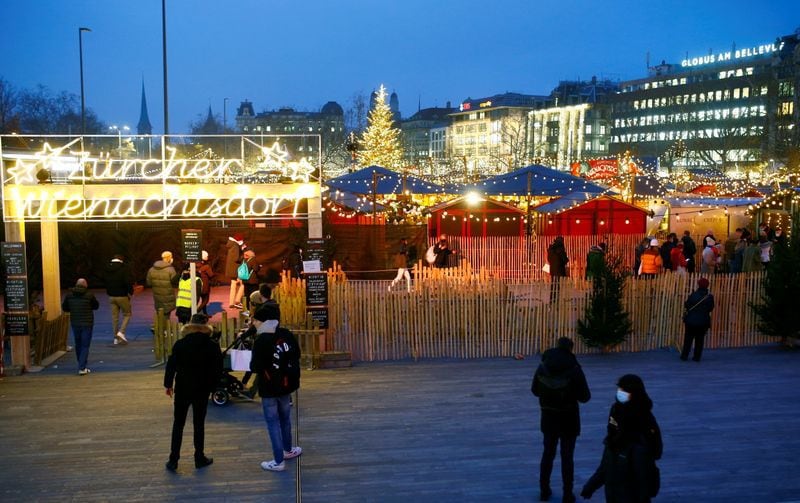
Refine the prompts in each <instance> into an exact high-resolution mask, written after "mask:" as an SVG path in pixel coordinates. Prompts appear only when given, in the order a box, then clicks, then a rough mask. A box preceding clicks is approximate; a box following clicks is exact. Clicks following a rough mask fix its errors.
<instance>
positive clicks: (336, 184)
mask: <svg viewBox="0 0 800 503" xmlns="http://www.w3.org/2000/svg"><path fill="white" fill-rule="evenodd" d="M403 178H405V184H404V183H403ZM324 183H325V185H327V186H328V187H330V188H332V189H338V190H341V191H345V192H353V193H355V194H372V191H373V183H374V184H375V193H376V194H402V193H403V191H404V190H407V191H408V192H409V193H411V194H444V193H445V189H444V187H441V186H439V185H436V184H435V183H431V182H426V181H425V180H422V179H420V178H417V177H415V176H411V175H403V174H402V173H398V172H397V171H392V170H390V169H387V168H384V167H382V166H369V167H366V168H362V169H360V170H358V171H356V172H354V173H348V174H346V175H342V176H337V177H336V178H331V179H330V180H326V181H325V182H324Z"/></svg>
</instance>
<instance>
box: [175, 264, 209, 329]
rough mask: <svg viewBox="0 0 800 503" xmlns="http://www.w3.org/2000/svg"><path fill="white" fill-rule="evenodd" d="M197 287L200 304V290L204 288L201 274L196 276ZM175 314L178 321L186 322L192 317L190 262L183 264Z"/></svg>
mask: <svg viewBox="0 0 800 503" xmlns="http://www.w3.org/2000/svg"><path fill="white" fill-rule="evenodd" d="M195 284H196V285H197V288H196V290H195V292H196V293H197V300H198V304H199V301H200V291H201V290H202V289H203V280H202V279H200V277H199V276H197V277H196V278H195ZM175 307H176V309H175V315H176V316H177V317H178V322H179V323H183V324H186V323H188V322H189V319H190V318H191V317H192V277H191V273H190V272H189V263H188V262H187V263H185V264H183V272H182V273H181V276H180V279H179V280H178V298H177V299H176V300H175Z"/></svg>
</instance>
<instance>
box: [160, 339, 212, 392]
mask: <svg viewBox="0 0 800 503" xmlns="http://www.w3.org/2000/svg"><path fill="white" fill-rule="evenodd" d="M181 335H182V338H181V339H179V340H178V341H177V342H175V344H174V345H173V346H172V354H171V355H170V356H169V359H168V360H167V367H166V370H165V371H164V387H165V388H172V387H173V385H172V382H173V380H174V381H175V393H176V394H180V395H181V396H186V397H190V398H202V397H204V396H206V397H207V396H208V395H209V394H210V393H211V392H212V391H214V389H215V388H216V387H217V384H218V383H219V380H220V376H221V375H222V352H221V351H220V349H219V345H218V344H217V343H215V342H214V341H212V340H211V327H210V326H208V325H196V324H192V323H189V324H187V325H184V327H183V328H182V329H181ZM176 374H177V376H176Z"/></svg>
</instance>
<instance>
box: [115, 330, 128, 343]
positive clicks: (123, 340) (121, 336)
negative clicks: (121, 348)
mask: <svg viewBox="0 0 800 503" xmlns="http://www.w3.org/2000/svg"><path fill="white" fill-rule="evenodd" d="M127 343H128V339H127V338H126V337H125V334H123V333H122V332H117V335H115V336H114V344H127Z"/></svg>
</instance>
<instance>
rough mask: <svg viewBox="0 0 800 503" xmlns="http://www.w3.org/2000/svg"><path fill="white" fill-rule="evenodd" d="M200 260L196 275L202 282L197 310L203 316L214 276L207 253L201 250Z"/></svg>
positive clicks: (206, 312)
mask: <svg viewBox="0 0 800 503" xmlns="http://www.w3.org/2000/svg"><path fill="white" fill-rule="evenodd" d="M200 257H201V258H202V260H201V261H200V262H199V263H198V264H197V274H198V276H200V280H201V281H202V282H203V287H202V288H201V289H200V292H199V293H200V303H199V307H198V310H200V311H201V312H202V313H203V314H206V315H207V314H208V303H209V301H210V299H211V281H212V280H213V279H214V277H215V276H216V274H215V273H214V270H213V269H212V268H211V264H209V262H208V252H207V251H205V250H203V252H202V253H201V254H200Z"/></svg>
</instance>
